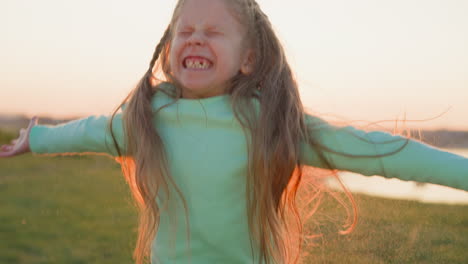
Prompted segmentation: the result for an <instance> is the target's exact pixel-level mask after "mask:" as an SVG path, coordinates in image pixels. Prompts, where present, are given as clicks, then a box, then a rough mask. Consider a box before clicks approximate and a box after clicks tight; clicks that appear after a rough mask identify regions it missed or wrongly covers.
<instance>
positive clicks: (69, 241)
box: [0, 154, 468, 264]
mask: <svg viewBox="0 0 468 264" xmlns="http://www.w3.org/2000/svg"><path fill="white" fill-rule="evenodd" d="M355 197H356V199H357V202H358V205H359V209H360V217H359V224H358V226H357V228H356V230H355V231H354V232H353V233H352V234H350V235H347V236H341V235H337V228H336V226H335V225H336V223H337V221H334V220H327V221H326V222H324V224H323V225H322V226H321V232H322V233H323V237H322V239H321V240H320V241H321V242H320V244H319V245H318V246H317V247H314V248H312V249H311V250H310V253H311V255H312V257H311V258H310V263H467V261H468V252H467V250H466V249H467V248H468V210H467V209H468V206H451V205H429V204H421V203H418V202H411V201H397V200H388V199H381V198H372V197H368V196H361V195H356V196H355ZM0 201H1V203H0V204H1V213H0V263H34V264H36V263H37V264H38V263H72V264H73V263H74V264H78V263H131V262H132V261H131V252H132V248H133V245H134V240H135V234H136V231H135V227H136V225H135V224H136V211H135V209H134V208H133V205H132V201H131V198H130V193H129V191H128V188H127V186H126V184H125V182H124V180H123V178H122V176H121V172H120V169H119V167H118V165H117V164H116V163H115V162H114V161H113V160H111V159H109V158H107V157H103V156H74V157H35V156H33V155H30V154H27V155H24V156H20V157H16V158H12V159H0ZM335 207H336V204H332V203H329V202H325V203H324V206H323V209H324V210H322V211H321V212H320V214H318V215H317V219H319V218H321V219H324V220H325V219H334V218H335V217H337V214H335V212H336V211H337V209H336V208H335ZM338 211H340V212H342V211H343V210H342V209H338ZM327 222H328V224H327ZM311 226H312V224H311Z"/></svg>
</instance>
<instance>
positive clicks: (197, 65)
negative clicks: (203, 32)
mask: <svg viewBox="0 0 468 264" xmlns="http://www.w3.org/2000/svg"><path fill="white" fill-rule="evenodd" d="M183 65H184V68H185V69H189V70H208V69H210V68H211V67H213V63H212V62H211V61H210V60H208V59H206V58H203V57H199V56H188V57H186V58H185V59H184V61H183Z"/></svg>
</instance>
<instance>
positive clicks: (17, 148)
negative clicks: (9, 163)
mask: <svg viewBox="0 0 468 264" xmlns="http://www.w3.org/2000/svg"><path fill="white" fill-rule="evenodd" d="M35 125H37V117H36V116H34V117H33V118H31V121H29V125H28V127H27V128H25V129H24V128H22V129H20V132H19V134H20V135H19V137H18V138H17V139H14V140H12V141H11V144H7V145H2V146H0V158H7V157H14V156H18V155H21V154H24V153H27V152H30V151H31V149H30V147H29V134H30V133H31V129H32V128H33V127H34V126H35Z"/></svg>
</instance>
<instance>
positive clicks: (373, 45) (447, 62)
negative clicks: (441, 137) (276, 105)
mask: <svg viewBox="0 0 468 264" xmlns="http://www.w3.org/2000/svg"><path fill="white" fill-rule="evenodd" d="M258 2H259V3H260V5H262V7H263V9H264V11H265V12H266V13H267V14H268V15H269V17H270V19H271V21H272V23H273V24H274V26H275V28H276V29H277V31H278V34H279V36H280V37H281V39H282V41H283V43H284V45H285V48H286V49H287V53H288V54H289V57H290V63H291V64H292V67H293V69H294V70H295V71H296V73H297V77H298V80H299V83H300V87H301V93H302V95H303V102H304V104H305V105H306V106H308V107H309V108H310V109H312V110H313V111H314V112H316V113H319V114H324V115H328V116H339V117H342V118H346V119H347V120H356V119H365V120H368V121H376V120H383V119H394V118H400V119H401V118H403V117H404V114H405V113H406V118H407V119H427V118H432V117H435V116H437V115H439V114H441V113H443V112H444V111H446V110H448V109H450V110H449V111H448V112H447V113H445V114H444V115H443V116H442V117H440V118H437V119H435V120H432V121H427V122H422V123H414V124H413V125H411V124H408V125H409V126H414V127H419V128H439V127H447V128H453V129H468V48H467V47H468V30H467V27H468V16H467V15H466V14H467V13H468V1H444V0H431V1H424V0H405V1H402V0H395V1H372V0H355V1H346V0H329V1H318V0H317V1H314V0H308V1H304V0H291V1H287V4H286V1H280V0H263V1H260V0H259V1H258ZM2 3H3V4H2V8H1V10H0V34H1V38H2V48H1V49H0V57H1V58H2V59H1V63H0V72H1V75H0V87H1V93H0V96H1V98H2V100H1V103H0V114H20V113H25V114H27V115H33V114H38V115H49V116H53V117H66V116H79V115H90V114H108V113H110V112H111V111H112V110H113V109H114V108H115V107H116V106H117V104H118V103H120V101H121V100H122V99H123V98H124V97H125V96H126V94H127V93H128V92H129V91H130V89H132V88H133V86H134V85H135V83H136V82H137V81H138V79H139V78H140V77H141V76H142V74H143V73H144V71H145V70H146V68H147V64H148V63H149V60H150V59H151V55H152V53H153V49H154V46H155V45H156V44H157V42H158V41H159V39H160V37H161V36H162V32H163V30H164V28H165V27H166V26H167V23H168V22H169V18H170V16H171V12H172V9H173V6H174V4H175V1H167V0H140V1H120V0H113V1H104V0H103V1H93V0H81V1H59V0H44V1H31V0H30V1H26V0H24V1H16V0H6V1H4V2H2ZM390 125H392V124H390Z"/></svg>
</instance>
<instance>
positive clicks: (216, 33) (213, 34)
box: [206, 30, 223, 36]
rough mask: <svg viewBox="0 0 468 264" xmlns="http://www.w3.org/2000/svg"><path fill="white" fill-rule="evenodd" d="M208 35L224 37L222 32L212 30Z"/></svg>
mask: <svg viewBox="0 0 468 264" xmlns="http://www.w3.org/2000/svg"><path fill="white" fill-rule="evenodd" d="M206 35H207V36H219V35H223V33H222V32H219V31H212V30H210V31H207V32H206Z"/></svg>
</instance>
